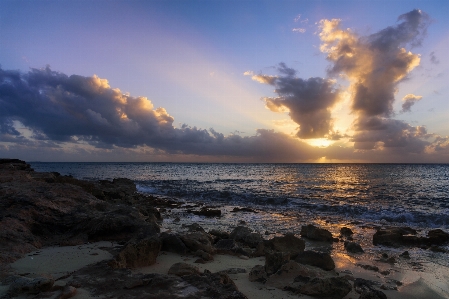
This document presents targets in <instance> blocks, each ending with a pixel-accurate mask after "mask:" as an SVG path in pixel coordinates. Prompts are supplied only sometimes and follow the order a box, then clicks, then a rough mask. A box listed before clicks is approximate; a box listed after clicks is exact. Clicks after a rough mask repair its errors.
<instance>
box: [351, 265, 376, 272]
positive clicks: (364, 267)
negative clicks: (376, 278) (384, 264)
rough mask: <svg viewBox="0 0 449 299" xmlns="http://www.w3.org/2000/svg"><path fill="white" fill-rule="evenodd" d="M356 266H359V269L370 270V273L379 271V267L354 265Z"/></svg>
mask: <svg viewBox="0 0 449 299" xmlns="http://www.w3.org/2000/svg"><path fill="white" fill-rule="evenodd" d="M356 266H359V267H360V268H363V269H365V270H370V271H375V272H378V271H379V267H377V266H373V265H366V264H356Z"/></svg>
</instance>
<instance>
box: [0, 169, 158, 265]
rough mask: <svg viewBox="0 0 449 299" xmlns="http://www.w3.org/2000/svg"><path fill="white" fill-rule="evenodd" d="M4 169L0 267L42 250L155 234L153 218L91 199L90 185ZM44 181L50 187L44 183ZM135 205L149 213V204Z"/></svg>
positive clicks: (0, 182)
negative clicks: (24, 255) (60, 245)
mask: <svg viewBox="0 0 449 299" xmlns="http://www.w3.org/2000/svg"><path fill="white" fill-rule="evenodd" d="M8 163H9V162H4V163H3V164H0V165H2V167H0V189H1V190H2V192H1V193H0V227H2V229H1V230H0V263H2V262H11V261H13V260H15V259H17V258H20V257H21V256H22V254H24V253H26V252H30V251H33V250H36V249H37V248H41V247H42V246H50V245H59V244H62V245H75V244H82V243H84V242H87V241H99V240H111V241H128V240H130V239H131V238H133V237H136V236H139V235H140V236H150V235H154V234H157V233H159V230H160V229H159V225H158V224H157V222H156V221H155V220H154V218H151V219H148V217H147V216H145V215H143V214H142V213H140V212H139V209H136V208H133V207H132V206H130V205H129V204H126V203H120V204H117V203H113V202H109V201H105V200H103V199H99V198H97V197H95V196H94V195H92V193H91V192H89V190H90V191H92V190H93V189H89V188H91V187H92V188H94V187H95V184H93V183H92V182H86V181H80V180H75V179H73V178H70V177H63V176H58V175H56V174H54V173H47V174H48V175H47V174H46V173H44V174H43V177H47V179H40V178H38V177H39V173H35V172H33V171H30V169H29V168H27V167H25V166H23V167H10V164H11V163H9V164H8ZM17 163H18V162H17ZM20 165H26V164H24V163H20ZM22 168H24V169H25V170H20V169H22ZM34 177H36V178H37V179H35V178H34ZM48 178H51V179H52V181H51V182H47V181H48ZM64 180H67V181H68V182H64ZM125 181H126V183H125ZM74 182H75V183H74ZM114 182H115V183H113V185H116V184H117V186H125V185H126V186H128V185H129V182H128V181H127V180H115V181H114ZM111 184H112V183H111ZM128 187H129V186H128ZM119 188H122V187H119ZM134 188H135V186H134ZM130 189H132V188H131V187H130ZM131 192H132V190H130V191H129V193H131ZM125 193H126V192H125ZM138 205H139V207H145V206H148V207H151V206H152V203H151V202H150V201H148V202H146V201H144V200H142V202H141V203H140V202H139V203H138ZM140 210H142V209H140ZM147 210H152V208H148V209H147ZM153 211H154V210H153ZM156 218H157V217H156Z"/></svg>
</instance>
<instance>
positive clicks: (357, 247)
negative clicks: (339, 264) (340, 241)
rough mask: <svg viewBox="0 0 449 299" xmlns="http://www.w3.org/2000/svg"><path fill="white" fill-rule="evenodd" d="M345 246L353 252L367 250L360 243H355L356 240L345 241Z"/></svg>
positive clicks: (348, 250)
mask: <svg viewBox="0 0 449 299" xmlns="http://www.w3.org/2000/svg"><path fill="white" fill-rule="evenodd" d="M344 247H345V249H346V251H347V252H351V253H364V252H365V251H364V250H363V248H362V246H360V244H358V243H355V242H349V241H345V243H344Z"/></svg>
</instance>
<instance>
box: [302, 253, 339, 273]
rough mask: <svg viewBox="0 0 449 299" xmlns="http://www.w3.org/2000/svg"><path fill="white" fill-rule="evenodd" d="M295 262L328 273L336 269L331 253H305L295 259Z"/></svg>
mask: <svg viewBox="0 0 449 299" xmlns="http://www.w3.org/2000/svg"><path fill="white" fill-rule="evenodd" d="M295 262H297V263H300V264H304V265H311V266H315V267H318V268H321V269H323V270H326V271H329V270H333V269H335V263H334V260H333V259H332V257H331V256H330V254H329V253H324V252H316V251H310V250H307V251H304V252H302V253H300V254H299V255H298V256H297V257H296V258H295Z"/></svg>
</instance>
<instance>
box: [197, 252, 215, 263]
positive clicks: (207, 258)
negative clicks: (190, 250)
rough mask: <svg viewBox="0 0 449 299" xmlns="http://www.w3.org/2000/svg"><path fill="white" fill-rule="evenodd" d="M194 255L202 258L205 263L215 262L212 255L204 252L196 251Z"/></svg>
mask: <svg viewBox="0 0 449 299" xmlns="http://www.w3.org/2000/svg"><path fill="white" fill-rule="evenodd" d="M194 255H195V256H198V257H200V258H201V259H203V260H204V261H213V260H214V257H213V256H212V255H211V254H210V253H207V252H205V251H203V250H197V251H195V252H194Z"/></svg>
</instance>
